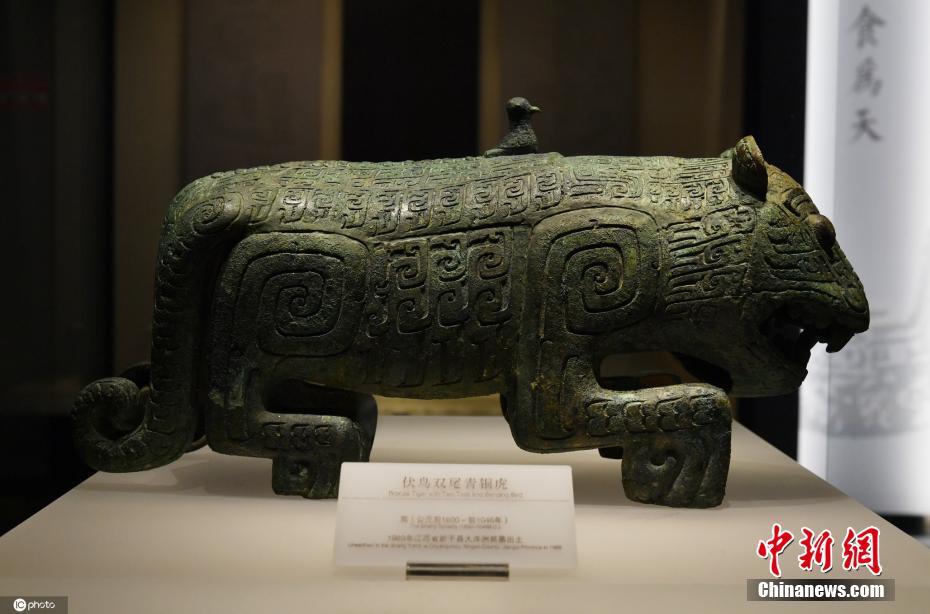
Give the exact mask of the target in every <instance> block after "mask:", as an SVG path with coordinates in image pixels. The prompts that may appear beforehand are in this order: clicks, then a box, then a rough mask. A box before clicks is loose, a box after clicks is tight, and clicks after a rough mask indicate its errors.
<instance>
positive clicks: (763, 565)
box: [0, 416, 930, 614]
mask: <svg viewBox="0 0 930 614" xmlns="http://www.w3.org/2000/svg"><path fill="white" fill-rule="evenodd" d="M372 460H373V461H387V462H424V463H425V462H431V463H435V462H450V463H495V464H508V463H532V464H540V463H556V464H570V465H572V469H573V473H574V486H575V502H576V522H577V540H578V567H577V569H576V570H574V571H573V572H570V573H539V572H534V573H530V572H521V571H520V570H519V569H516V570H514V571H513V573H512V576H511V579H510V580H509V581H508V582H482V581H460V580H459V581H435V582H408V581H405V580H404V576H403V570H401V569H398V570H396V571H393V570H391V571H376V570H372V571H364V570H363V571H359V570H351V569H346V570H343V569H337V568H336V567H334V566H333V563H332V559H333V527H334V523H335V513H336V502H335V501H334V500H330V501H308V500H304V499H301V498H297V497H279V496H276V495H274V494H273V493H272V490H271V462H270V461H268V460H264V459H255V458H243V457H234V456H223V455H220V454H216V453H214V452H212V451H210V450H207V449H203V450H200V451H198V452H195V453H192V454H188V455H186V456H185V457H183V458H182V459H181V460H179V461H177V462H175V463H172V464H171V465H168V466H166V467H162V468H159V469H154V470H151V471H147V472H143V473H129V474H105V473H98V474H96V475H94V476H93V477H91V478H90V479H88V480H87V481H86V482H84V483H83V484H81V485H79V486H78V487H77V488H75V489H74V490H72V491H71V492H69V493H67V494H66V495H64V496H63V497H61V498H60V499H58V500H57V501H55V502H54V503H52V504H51V505H49V506H48V507H47V508H45V509H44V510H42V511H41V512H39V513H38V514H36V515H35V516H33V517H32V518H30V519H29V520H27V521H26V522H24V523H23V524H22V525H20V526H19V527H17V528H15V529H13V530H12V531H11V532H9V533H8V534H7V535H5V536H4V537H2V538H0V595H6V596H29V595H66V596H68V597H69V608H70V609H69V611H70V612H71V614H85V613H87V614H108V613H120V614H123V613H130V612H131V613H133V614H144V613H153V614H164V613H166V612H202V613H205V614H206V613H214V612H215V613H224V614H225V613H229V612H248V613H261V614H272V613H274V612H288V613H290V612H315V613H323V612H326V613H330V612H379V613H387V612H398V613H404V614H408V613H411V612H440V611H441V612H469V613H471V612H481V613H487V612H533V613H542V612H561V613H568V612H579V613H581V612H634V613H635V612H666V611H681V612H688V613H689V614H691V613H695V612H730V611H733V612H736V611H745V610H760V611H766V612H775V611H780V612H781V611H788V610H789V609H790V611H809V612H820V611H823V610H824V609H836V610H837V611H840V610H842V611H843V612H860V611H861V612H876V611H889V610H890V611H901V612H928V611H930V550H928V549H926V548H925V547H924V546H922V545H921V544H920V543H918V542H917V541H916V540H914V539H912V538H911V537H909V536H907V535H905V534H904V533H902V532H900V531H898V530H897V529H895V528H894V527H892V526H891V525H889V524H888V523H887V522H885V521H883V520H882V519H880V518H879V517H878V516H876V515H875V514H873V513H872V512H870V511H869V510H867V509H866V508H864V507H862V506H861V505H860V504H858V503H857V502H856V501H854V500H852V499H850V498H849V497H847V496H845V495H844V494H843V493H841V492H839V491H838V490H836V489H835V488H833V487H832V486H830V485H828V484H827V483H826V482H824V481H822V480H821V479H819V478H817V477H816V476H815V475H813V474H812V473H810V472H808V471H807V470H805V469H803V468H802V467H800V466H799V465H798V464H797V463H795V462H794V461H792V460H791V459H789V458H788V457H786V456H784V455H782V454H781V453H780V452H778V451H776V450H775V449H774V448H772V447H771V446H769V445H768V444H766V443H765V442H763V441H762V440H761V439H759V438H758V437H756V436H755V435H753V434H751V433H750V432H748V431H747V430H746V429H744V428H743V427H741V426H739V425H734V430H733V461H732V464H731V468H730V479H729V484H728V488H727V497H726V499H725V500H724V504H723V505H722V506H721V507H719V508H715V509H709V510H689V509H671V508H665V507H658V506H652V505H642V504H638V503H634V502H631V501H629V500H628V499H626V497H624V495H623V493H622V491H621V489H620V483H619V481H620V467H619V462H618V461H611V460H606V459H601V458H600V457H599V456H598V455H597V452H596V451H589V452H574V453H569V454H551V455H539V454H530V453H527V452H523V451H521V450H519V449H518V448H517V447H516V445H515V444H514V443H513V440H512V439H511V436H510V432H509V430H508V427H507V425H506V423H505V422H504V420H503V419H502V418H483V417H392V416H388V417H384V418H382V420H381V421H380V424H379V426H378V434H377V437H376V439H375V447H374V452H373V454H372ZM773 522H779V523H780V524H781V525H782V526H783V527H784V528H787V529H790V530H791V531H792V532H794V533H795V535H796V536H800V531H801V527H802V526H806V527H810V528H811V529H813V530H815V531H821V530H823V529H831V530H832V531H833V534H834V536H838V537H837V542H838V543H837V545H836V546H835V547H834V561H835V563H834V570H833V571H832V572H830V573H829V574H820V573H819V572H815V573H814V574H810V573H807V574H805V573H804V572H801V571H800V570H799V569H798V565H797V559H796V557H797V554H798V552H799V548H798V547H797V542H796V541H795V543H793V544H792V545H791V546H790V547H789V548H788V551H787V552H786V553H785V554H784V555H783V556H782V557H781V561H782V569H783V570H784V577H786V578H795V577H807V578H824V577H831V578H836V579H853V578H856V577H862V578H870V577H871V576H870V575H869V574H868V572H867V571H865V570H864V569H860V570H858V571H857V572H855V573H852V572H846V571H843V570H842V567H841V565H840V561H841V556H842V553H841V547H840V543H839V542H841V541H842V536H843V534H844V532H845V530H846V527H847V526H852V527H854V528H855V529H856V530H859V529H862V528H865V527H866V526H868V525H871V524H874V525H875V526H877V527H879V528H880V529H881V545H880V548H881V550H880V554H881V561H882V565H883V567H884V573H883V574H882V576H881V577H882V578H885V579H895V580H896V601H895V602H894V603H875V602H872V603H868V602H859V603H852V602H847V603H844V604H842V605H840V604H835V605H834V604H823V603H816V602H807V603H781V604H774V603H758V602H747V601H746V579H747V578H764V577H766V576H767V574H768V572H767V569H768V568H767V561H764V560H762V559H760V558H758V557H757V556H756V554H755V548H756V544H757V542H758V540H760V539H766V538H768V537H770V531H771V525H772V523H773Z"/></svg>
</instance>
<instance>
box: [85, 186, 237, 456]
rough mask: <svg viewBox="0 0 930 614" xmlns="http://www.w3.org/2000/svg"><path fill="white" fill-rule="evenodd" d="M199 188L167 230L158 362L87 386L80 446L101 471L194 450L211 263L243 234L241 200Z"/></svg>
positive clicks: (156, 332) (184, 196)
mask: <svg viewBox="0 0 930 614" xmlns="http://www.w3.org/2000/svg"><path fill="white" fill-rule="evenodd" d="M221 177H222V176H220V175H218V176H211V177H208V178H205V179H200V180H198V181H195V182H194V183H192V184H191V185H189V186H187V187H186V188H185V189H184V190H182V191H181V192H180V193H179V194H178V196H177V197H175V199H174V201H173V202H172V204H171V207H170V208H169V210H168V215H167V216H166V218H165V224H164V227H163V228H162V233H161V241H160V243H159V247H158V262H157V266H156V273H155V312H154V316H153V323H152V362H151V370H150V371H149V369H148V368H134V369H130V370H129V371H127V372H126V373H124V374H123V376H122V377H108V378H104V379H100V380H97V381H95V382H92V383H91V384H89V385H87V386H86V387H85V388H84V389H83V390H82V391H81V393H80V394H79V395H78V397H77V399H76V401H75V404H74V411H73V413H72V417H73V422H74V441H75V446H76V448H77V451H78V454H80V456H81V457H82V458H83V459H84V461H85V462H86V463H87V464H88V465H90V466H91V467H93V468H95V469H99V470H101V471H113V472H122V471H141V470H143V469H150V468H152V467H158V466H161V465H165V464H167V463H170V462H171V461H173V460H175V459H177V458H178V457H180V456H181V455H182V454H184V452H185V451H187V450H188V449H189V448H191V446H192V443H193V439H194V435H195V432H196V431H197V426H198V423H199V422H200V417H201V411H200V408H198V407H197V406H196V405H197V400H196V396H195V393H194V391H195V390H196V378H197V370H196V368H195V366H194V365H195V357H196V356H197V355H198V353H199V350H200V343H201V338H202V323H201V319H202V314H203V313H204V311H205V305H204V303H205V301H207V300H209V297H210V295H211V294H210V292H209V290H207V287H208V284H209V283H210V281H211V278H210V276H209V275H210V270H211V264H213V263H215V262H216V261H217V260H218V258H216V256H217V254H219V253H221V251H222V250H223V249H228V248H229V246H230V245H231V244H232V243H233V242H234V241H235V239H236V238H238V236H239V235H240V234H241V233H242V230H243V228H245V226H246V221H247V220H245V219H243V218H246V217H247V216H246V215H244V212H243V206H242V200H243V199H242V196H241V195H240V194H239V193H237V192H232V191H229V192H222V194H221V195H219V196H217V195H216V194H217V193H218V192H217V191H214V190H213V187H214V184H215V183H216V182H217V180H218V178H221Z"/></svg>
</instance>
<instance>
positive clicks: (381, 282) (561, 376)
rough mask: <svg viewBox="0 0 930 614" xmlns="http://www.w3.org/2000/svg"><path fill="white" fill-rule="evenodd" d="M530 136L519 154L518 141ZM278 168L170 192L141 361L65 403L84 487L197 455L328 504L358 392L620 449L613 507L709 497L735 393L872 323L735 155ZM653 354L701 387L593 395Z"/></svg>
mask: <svg viewBox="0 0 930 614" xmlns="http://www.w3.org/2000/svg"><path fill="white" fill-rule="evenodd" d="M534 138H535V137H534ZM495 151H496V153H495V154H494V155H495V156H497V157H479V158H464V159H446V160H425V161H416V162H385V163H350V162H297V163H289V164H281V165H277V166H271V167H261V168H255V169H246V170H239V171H233V172H228V173H218V174H215V175H212V176H210V177H206V178H204V179H200V180H198V181H195V182H194V183H192V184H191V185H189V186H187V187H186V188H184V190H182V191H181V193H180V194H178V196H177V197H176V199H175V200H174V202H173V203H172V204H171V206H170V208H169V211H168V214H167V216H166V221H165V225H164V228H163V230H162V237H161V244H160V249H159V256H158V263H157V267H156V272H155V293H156V308H155V313H154V320H153V337H152V356H151V366H150V367H148V366H142V367H137V368H135V369H132V370H130V371H129V372H127V373H126V374H124V376H123V377H114V378H107V379H103V380H99V381H96V382H93V383H92V384H90V385H88V386H87V387H86V388H85V389H84V390H83V391H82V393H81V394H80V396H79V398H78V399H77V402H76V406H75V425H76V427H75V439H76V442H77V446H78V449H79V451H80V452H81V454H82V456H83V457H84V458H85V459H86V461H87V462H88V463H89V464H90V465H91V466H93V467H95V468H97V469H101V470H105V471H137V470H142V469H147V468H150V467H155V466H158V465H162V464H165V463H168V462H171V461H172V460H174V459H176V458H178V457H179V456H181V455H182V454H183V453H184V452H185V451H186V450H188V449H190V448H192V447H196V446H197V445H201V444H202V442H203V441H204V438H205V440H206V441H207V442H209V444H210V446H211V447H212V448H214V449H216V450H218V451H220V452H225V453H231V454H243V455H252V456H262V457H269V458H272V459H274V466H273V485H274V488H275V491H276V492H279V493H282V494H302V495H304V496H308V497H329V496H334V495H335V493H336V490H337V487H338V474H339V466H340V463H341V462H343V461H347V460H353V461H357V460H367V458H368V454H369V451H370V449H371V445H372V441H373V438H374V434H375V424H376V408H375V403H374V401H373V399H372V396H371V395H373V394H381V395H387V396H399V397H417V398H453V397H464V396H473V395H481V394H489V393H500V394H501V398H502V406H503V411H504V415H505V416H506V418H507V420H508V422H509V423H510V425H511V428H512V432H513V435H514V439H515V441H516V443H517V444H518V445H519V446H521V447H522V448H525V449H528V450H533V451H537V452H558V451H565V450H577V449H585V448H599V449H601V451H602V453H603V455H604V456H607V457H613V458H617V457H620V456H622V458H623V462H622V465H621V468H622V469H621V473H622V484H623V487H624V489H625V491H626V493H627V494H628V495H629V496H630V497H631V498H633V499H636V500H638V501H645V502H651V503H660V504H665V505H674V506H694V507H707V506H713V505H717V504H719V503H720V501H721V500H722V497H723V494H724V487H725V484H726V476H727V470H728V466H729V454H730V409H729V403H728V400H727V393H729V394H732V395H735V396H753V395H769V394H780V393H785V392H789V391H791V390H794V389H796V388H797V387H798V385H799V384H800V383H801V381H802V380H803V378H804V376H805V374H806V370H805V366H806V364H807V360H808V358H809V356H810V351H811V348H812V347H813V346H814V344H815V343H817V342H818V341H821V342H824V343H826V344H827V350H828V351H836V350H839V349H840V348H842V346H843V345H844V344H845V343H846V342H847V341H848V340H849V338H850V337H851V336H852V335H853V334H855V333H859V332H862V331H864V330H866V329H867V328H868V322H869V311H868V304H867V302H866V298H865V295H864V292H863V289H862V285H861V284H860V282H859V280H858V278H857V277H856V275H855V273H854V272H853V270H852V267H851V266H850V264H849V262H848V261H847V260H846V258H845V256H844V255H843V252H842V251H841V249H840V247H839V245H838V243H837V241H836V237H835V234H834V230H833V227H832V225H831V224H830V221H829V220H828V219H827V218H826V217H824V216H822V215H820V214H819V213H818V212H817V209H816V207H815V206H814V204H813V203H812V202H811V200H810V198H809V197H808V196H807V194H806V193H805V191H804V190H803V189H802V188H801V186H799V185H798V184H797V183H796V182H795V181H794V180H792V179H791V178H790V177H788V176H787V175H786V174H785V173H783V172H782V171H780V170H779V169H777V168H776V167H774V166H771V165H769V164H767V163H766V162H765V161H764V159H763V157H762V154H761V152H760V151H759V149H758V147H757V146H756V144H755V141H754V140H753V139H752V138H751V137H747V138H745V139H742V140H741V141H740V142H739V143H738V144H737V145H736V146H735V147H734V148H733V149H732V150H729V151H727V152H725V154H724V155H723V156H721V157H719V158H701V159H682V158H670V157H652V158H638V157H606V156H598V157H590V156H583V157H563V156H560V155H558V154H554V153H549V154H521V155H500V151H499V150H495ZM653 350H661V351H667V352H672V353H674V354H675V355H677V356H678V357H679V358H680V359H681V361H682V363H683V365H684V366H685V367H686V368H688V370H690V371H691V372H692V373H693V374H694V375H695V376H696V377H697V378H698V379H699V380H701V381H702V382H705V383H694V384H673V385H666V386H659V387H651V388H638V387H636V386H635V385H631V383H630V382H629V381H627V380H624V381H620V380H612V381H611V380H604V379H602V378H599V377H598V365H599V364H600V361H601V360H602V359H603V358H604V357H605V356H607V355H610V354H616V353H623V352H639V351H653Z"/></svg>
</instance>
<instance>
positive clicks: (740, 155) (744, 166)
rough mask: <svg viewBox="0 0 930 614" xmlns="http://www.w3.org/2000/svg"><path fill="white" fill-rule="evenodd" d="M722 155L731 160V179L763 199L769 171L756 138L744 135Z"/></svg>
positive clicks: (766, 189)
mask: <svg viewBox="0 0 930 614" xmlns="http://www.w3.org/2000/svg"><path fill="white" fill-rule="evenodd" d="M728 154H729V155H728ZM724 157H726V158H731V159H732V160H733V179H735V180H736V183H737V184H739V186H740V187H741V188H743V189H744V190H746V191H747V192H749V193H750V194H752V195H753V196H755V197H756V198H758V199H760V200H765V193H766V192H768V189H769V173H768V170H767V169H766V167H765V159H764V158H763V157H762V150H760V149H759V146H758V145H757V144H756V139H754V138H752V137H751V136H744V137H743V138H741V139H740V140H739V142H738V143H737V144H736V146H735V147H733V149H728V150H726V151H725V152H724Z"/></svg>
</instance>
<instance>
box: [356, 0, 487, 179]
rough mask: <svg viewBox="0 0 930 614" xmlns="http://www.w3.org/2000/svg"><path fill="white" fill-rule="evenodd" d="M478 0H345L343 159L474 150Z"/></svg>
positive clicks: (415, 156)
mask: <svg viewBox="0 0 930 614" xmlns="http://www.w3.org/2000/svg"><path fill="white" fill-rule="evenodd" d="M478 5H479V3H478V0H454V1H448V2H430V1H426V0H400V1H398V2H378V1H374V0H345V5H344V9H343V11H344V12H343V19H344V21H343V24H344V38H343V120H342V121H343V124H342V152H343V157H344V158H345V159H347V160H371V161H381V160H415V159H424V158H437V157H455V156H467V155H474V154H475V153H476V149H477V130H478V116H477V115H478V112H477V108H478V107H477V101H478V39H479V36H478V10H479V6H478Z"/></svg>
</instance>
